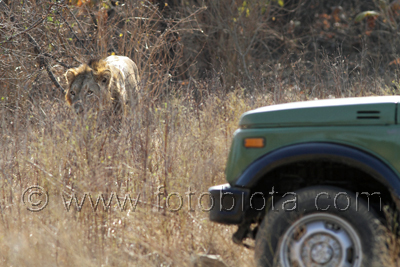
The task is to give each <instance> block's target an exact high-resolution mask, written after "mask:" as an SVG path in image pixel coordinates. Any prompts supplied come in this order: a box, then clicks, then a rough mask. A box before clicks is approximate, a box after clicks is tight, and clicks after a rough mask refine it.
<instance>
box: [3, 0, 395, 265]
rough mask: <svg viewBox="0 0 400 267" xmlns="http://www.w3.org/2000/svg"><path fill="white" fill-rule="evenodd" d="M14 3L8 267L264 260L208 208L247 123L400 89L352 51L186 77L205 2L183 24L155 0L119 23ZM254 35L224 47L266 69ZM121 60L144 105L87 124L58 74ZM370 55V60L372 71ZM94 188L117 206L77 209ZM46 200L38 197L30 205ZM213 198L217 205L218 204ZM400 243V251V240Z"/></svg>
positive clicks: (8, 99) (8, 32) (130, 4)
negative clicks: (351, 63) (298, 104)
mask: <svg viewBox="0 0 400 267" xmlns="http://www.w3.org/2000/svg"><path fill="white" fill-rule="evenodd" d="M13 3H14V4H13V5H10V6H11V8H10V10H8V11H4V10H5V9H3V10H2V11H1V12H2V13H0V51H1V55H0V57H1V60H0V83H1V88H0V134H1V138H0V153H1V156H0V177H1V179H0V217H1V219H0V241H1V242H0V262H1V264H0V265H1V266H191V265H192V264H193V262H194V261H195V259H196V257H198V255H202V254H217V255H220V256H221V257H222V259H223V260H224V262H226V263H227V265H228V266H252V265H253V261H252V258H253V256H252V252H251V251H250V250H247V249H245V248H242V247H239V246H237V245H234V244H233V242H232V241H231V235H232V234H233V232H234V231H235V230H236V229H235V227H229V226H223V225H218V224H214V223H211V222H209V220H208V213H207V212H205V211H202V210H201V207H199V205H198V200H199V198H200V196H201V194H202V193H205V192H207V189H208V187H210V186H213V185H217V184H221V183H224V182H225V180H224V167H225V160H226V158H227V153H228V150H229V146H230V142H231V139H232V135H233V133H234V131H235V129H236V128H237V124H238V120H239V117H240V115H241V114H242V113H243V112H245V111H247V110H250V109H253V108H256V107H260V106H265V105H270V104H274V103H283V102H292V101H299V100H312V99H314V98H328V97H348V96H362V95H383V94H396V93H397V91H398V89H397V88H398V87H396V86H397V83H396V81H395V83H394V87H387V86H386V85H385V82H384V81H382V80H381V79H380V78H379V77H371V76H369V75H368V74H367V73H363V72H361V73H358V74H357V75H358V76H357V75H356V74H355V73H349V72H348V71H347V70H348V68H347V66H346V65H345V62H344V61H342V60H345V57H343V56H342V55H341V54H340V51H339V52H338V54H337V56H329V55H323V54H321V58H322V60H320V61H319V62H318V64H316V65H313V68H311V69H310V68H308V67H307V66H306V64H300V61H298V63H296V62H295V63H293V64H289V65H284V64H280V63H277V62H276V61H271V62H263V66H262V72H263V74H260V75H259V76H257V75H256V74H255V72H251V71H250V72H247V74H246V75H245V77H247V76H248V75H250V76H251V82H250V81H246V79H244V82H242V83H236V82H231V79H234V78H235V77H236V76H237V75H238V73H239V72H240V71H238V70H235V67H234V66H231V65H227V66H221V69H216V70H215V71H211V72H210V73H208V74H207V75H206V76H205V77H206V78H205V79H199V78H197V77H196V76H193V77H192V76H190V75H189V78H188V79H187V80H185V81H180V80H179V79H180V78H181V77H183V76H184V75H183V73H187V70H188V69H191V70H193V69H194V71H195V70H196V68H197V65H196V56H197V55H198V54H199V53H200V50H201V48H199V49H194V50H193V51H190V53H189V54H190V55H191V56H190V57H186V58H185V57H184V56H185V54H184V53H185V50H183V46H182V43H181V42H180V40H181V39H180V38H182V39H185V38H187V39H186V40H189V41H190V40H191V39H190V38H189V37H190V36H193V37H195V36H196V35H200V36H203V37H206V35H204V33H203V32H202V29H201V27H200V26H199V23H198V17H199V16H200V17H201V16H202V15H201V14H202V13H201V12H203V11H204V10H205V9H204V7H192V8H193V9H188V10H189V11H190V12H189V13H188V14H186V15H185V13H182V14H183V15H182V16H180V17H179V18H180V19H179V20H178V19H175V18H171V17H168V16H166V15H165V13H163V11H162V10H161V11H160V9H159V8H158V7H157V6H154V5H152V4H151V3H150V2H146V1H126V6H124V7H120V6H119V7H115V8H116V12H117V13H116V15H115V14H114V15H112V12H109V11H110V9H109V8H105V7H104V6H102V5H100V4H99V5H97V6H94V7H93V6H85V5H83V6H81V7H79V8H78V7H71V6H65V5H62V4H57V3H55V2H47V1H39V0H37V1H31V2H29V1H23V3H22V2H21V3H17V2H13ZM216 8H217V7H215V6H213V9H216ZM252 8H254V7H252ZM91 10H92V11H91ZM93 10H94V11H93ZM252 10H253V9H252ZM231 11H232V10H230V12H231ZM196 12H197V13H196ZM252 12H253V11H252ZM108 13H110V14H108ZM23 14H30V16H26V15H23ZM106 14H107V15H106ZM199 14H200V15H199ZM210 14H211V13H208V15H207V16H211V15H212V14H211V15H210ZM271 14H272V13H271ZM273 14H275V13H273ZM273 14H272V15H273ZM272 15H271V16H272ZM43 16H44V17H43ZM93 16H95V21H97V24H96V25H95V23H94V21H93ZM207 16H205V17H203V19H204V20H205V21H207V20H208V17H207ZM40 18H45V19H44V20H43V21H40ZM220 18H222V17H220ZM38 19H39V20H38ZM247 20H249V21H250V20H253V18H251V17H250V18H248V17H246V16H245V15H242V17H240V18H239V17H238V22H239V23H241V24H243V25H244V23H245V22H246V21H247ZM38 21H39V24H37V25H36V24H35V23H37V22H38ZM216 23H217V24H218V23H219V24H221V25H222V24H223V25H225V24H224V21H223V20H221V19H220V20H216ZM32 25H33V26H35V25H36V26H35V27H32V28H30V26H32ZM225 26H226V25H225ZM245 26H246V27H247V26H248V27H250V28H251V25H250V26H249V25H245ZM26 30H27V31H26ZM24 31H26V32H24ZM26 33H29V34H30V35H31V37H32V38H34V39H35V40H36V42H37V44H38V47H39V48H40V51H37V48H38V47H35V46H34V45H33V44H32V42H30V41H29V38H28V37H27V35H26ZM194 33H195V34H194ZM233 33H235V34H236V35H238V34H239V33H240V27H239V26H237V27H235V28H234V29H233V30H232V34H233ZM248 33H249V34H250V35H249V36H250V37H251V36H256V35H257V34H260V32H259V31H249V32H248ZM185 34H186V35H185ZM191 34H192V35H191ZM251 34H253V35H251ZM233 35H234V34H233ZM10 37H12V38H10ZM250 37H249V38H245V37H240V38H239V41H240V42H238V43H235V44H230V45H229V49H227V51H222V52H227V53H228V54H229V53H231V54H232V53H233V51H234V49H235V48H234V47H239V48H241V49H243V51H242V53H241V54H239V56H240V57H239V58H236V59H235V60H236V61H235V62H239V63H238V65H245V64H244V63H246V62H248V61H252V58H251V57H246V55H247V54H246V53H245V51H246V50H247V49H248V47H250V44H248V43H247V41H248V40H251V38H250ZM193 42H195V40H194V41H193ZM221 42H222V43H223V41H221ZM212 43H213V42H211V44H212ZM220 48H221V47H219V49H220ZM186 52H187V51H186ZM222 52H221V53H222ZM111 53H115V54H118V55H126V56H129V57H131V58H132V59H133V60H134V61H135V62H136V63H137V64H138V67H139V69H140V73H141V77H142V83H141V85H140V87H141V95H142V97H141V101H139V102H138V103H137V104H136V105H135V106H133V107H132V110H131V111H130V113H129V115H128V116H127V117H126V118H125V119H124V121H123V122H122V124H121V125H119V126H118V127H115V128H113V127H109V126H105V125H102V123H101V122H102V121H101V120H99V119H98V118H97V116H96V114H90V113H89V114H87V115H86V116H85V117H84V118H81V117H77V116H76V115H75V114H74V113H73V112H71V110H70V109H69V108H68V107H67V106H66V104H65V103H64V100H63V95H62V93H60V89H59V88H56V87H55V86H54V82H52V81H51V80H50V79H49V75H50V73H49V71H48V69H50V70H51V72H52V73H53V75H54V76H55V78H56V80H57V81H58V82H59V83H60V84H61V86H64V87H65V81H64V78H63V73H64V72H65V71H66V69H67V68H68V67H70V66H75V65H77V64H80V63H81V62H85V61H87V60H88V59H89V58H91V57H95V56H106V55H109V54H111ZM213 56H215V55H214V54H213ZM298 56H299V58H302V59H303V61H301V62H306V61H307V58H306V56H305V55H302V54H301V53H299V54H298ZM182 58H183V59H184V60H182ZM226 58H228V57H226ZM362 60H367V59H366V58H361V59H360V62H359V63H360V64H361V65H362ZM222 63H223V61H222ZM222 65H224V64H222ZM246 66H247V67H249V70H251V66H250V65H246ZM47 67H49V68H47ZM264 74H266V75H264ZM253 75H254V76H253ZM350 75H352V77H353V76H354V75H356V77H357V79H350ZM227 84H229V85H230V86H232V87H229V88H227ZM239 84H240V85H239ZM31 186H40V187H42V188H43V189H44V190H45V191H46V192H47V193H48V197H49V198H48V203H47V206H45V207H44V208H43V209H42V210H40V211H37V212H32V211H30V210H28V208H29V209H36V208H38V206H32V205H30V204H29V203H28V202H29V194H32V193H33V192H36V191H35V190H28V191H26V189H29V188H30V187H31ZM189 190H191V191H190V192H191V193H193V195H191V205H190V206H191V208H192V210H189V209H188V207H189V199H188V196H187V192H189ZM159 192H161V193H162V194H160V195H159V194H158V193H159ZM24 193H25V194H24ZM86 193H88V194H90V197H91V199H92V202H93V203H92V204H94V205H95V204H96V200H97V198H98V197H99V196H100V195H101V194H103V197H104V202H105V204H106V205H107V204H108V201H109V199H110V197H111V196H113V198H112V199H111V201H110V207H108V208H107V209H106V210H104V205H103V203H102V202H101V200H100V201H99V203H98V206H97V209H96V210H94V207H92V205H91V202H90V199H89V196H88V195H86V199H85V201H84V203H83V205H82V208H81V209H80V208H79V207H77V205H76V203H75V202H74V201H72V204H71V206H68V204H69V202H70V200H71V199H72V200H74V197H76V199H77V200H78V201H79V204H82V199H83V197H84V195H85V194H86ZM126 194H129V195H130V198H131V199H132V203H133V205H134V206H135V203H136V204H137V205H136V206H135V207H134V209H133V208H132V206H131V205H130V203H129V202H127V203H126V206H125V208H124V209H122V210H121V208H120V206H119V204H120V205H122V203H123V201H124V198H125V196H126ZM168 195H170V197H169V198H168ZM116 196H119V201H120V202H119V204H118V201H117V199H116ZM43 197H45V195H41V196H39V195H37V194H33V195H31V199H30V200H31V201H32V202H38V201H39V200H40V199H41V200H42V201H44V199H43ZM180 197H182V199H181V200H182V203H183V206H182V207H181V208H179V204H180ZM167 199H168V200H169V202H168V203H169V204H170V205H169V206H168V207H167V205H166V201H167ZM23 200H24V201H25V203H24V202H23ZM158 200H159V201H158ZM201 200H202V202H201V204H202V205H203V207H205V208H206V207H207V197H206V196H205V197H203V198H202V199H201ZM136 201H137V202H136ZM43 203H44V202H42V204H43ZM39 206H40V205H39ZM66 206H67V207H66ZM78 206H79V205H78ZM174 209H178V210H177V211H173V210H174ZM391 236H392V237H393V236H394V235H391ZM392 243H393V244H394V245H393V246H394V247H396V246H397V247H398V241H397V239H395V238H394V239H392ZM393 251H394V255H397V254H396V253H397V252H396V251H397V250H393ZM392 259H394V260H393V266H396V263H397V261H396V257H392Z"/></svg>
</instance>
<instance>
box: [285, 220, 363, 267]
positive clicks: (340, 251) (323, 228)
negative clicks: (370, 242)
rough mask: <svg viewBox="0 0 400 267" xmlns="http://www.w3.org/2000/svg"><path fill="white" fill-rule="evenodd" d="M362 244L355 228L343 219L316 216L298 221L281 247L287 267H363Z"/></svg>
mask: <svg viewBox="0 0 400 267" xmlns="http://www.w3.org/2000/svg"><path fill="white" fill-rule="evenodd" d="M361 255H362V251H361V242H360V239H359V237H358V234H357V232H356V231H355V230H354V228H353V227H352V226H351V225H350V224H349V223H347V222H346V221H345V220H343V219H342V218H340V217H338V216H335V215H331V214H327V213H315V214H311V215H307V216H304V217H302V218H301V219H299V220H298V221H296V222H295V223H294V224H293V225H292V226H291V227H290V228H289V229H288V230H287V231H286V233H285V235H284V236H283V239H282V243H281V245H280V259H281V262H282V264H283V266H285V267H286V266H299V267H303V266H304V267H306V266H307V267H308V266H311V267H322V266H323V267H328V266H329V267H339V266H344V267H359V266H360V264H361Z"/></svg>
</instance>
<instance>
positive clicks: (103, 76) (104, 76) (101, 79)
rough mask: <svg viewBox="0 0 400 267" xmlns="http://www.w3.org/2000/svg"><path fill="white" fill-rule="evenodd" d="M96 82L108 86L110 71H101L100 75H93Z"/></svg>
mask: <svg viewBox="0 0 400 267" xmlns="http://www.w3.org/2000/svg"><path fill="white" fill-rule="evenodd" d="M95 76H96V80H97V82H98V83H99V84H103V85H108V84H109V83H110V80H111V71H110V70H107V69H106V70H103V71H101V72H100V73H97V74H95Z"/></svg>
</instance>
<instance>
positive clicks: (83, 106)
mask: <svg viewBox="0 0 400 267" xmlns="http://www.w3.org/2000/svg"><path fill="white" fill-rule="evenodd" d="M66 78H67V82H68V90H67V93H66V95H65V99H66V101H67V103H68V104H69V105H70V106H71V107H72V108H73V109H74V110H75V112H76V113H81V112H82V111H84V110H88V109H95V110H97V111H99V110H104V109H106V110H111V111H112V113H113V114H123V113H126V111H127V106H129V105H130V104H133V102H134V101H135V98H136V96H137V91H138V83H139V81H140V77H139V73H138V68H137V66H136V64H135V63H134V62H133V61H132V60H131V59H130V58H128V57H124V56H109V57H107V58H105V59H100V60H91V61H90V62H89V63H88V64H82V65H81V66H79V67H77V68H72V69H69V70H68V71H67V72H66Z"/></svg>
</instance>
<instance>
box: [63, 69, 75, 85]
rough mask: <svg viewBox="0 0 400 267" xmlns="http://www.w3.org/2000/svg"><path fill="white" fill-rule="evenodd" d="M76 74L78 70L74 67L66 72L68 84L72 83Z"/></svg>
mask: <svg viewBox="0 0 400 267" xmlns="http://www.w3.org/2000/svg"><path fill="white" fill-rule="evenodd" d="M75 76H76V72H75V70H74V69H69V70H67V72H66V73H65V78H66V79H67V83H68V84H72V83H73V81H74V79H75Z"/></svg>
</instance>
